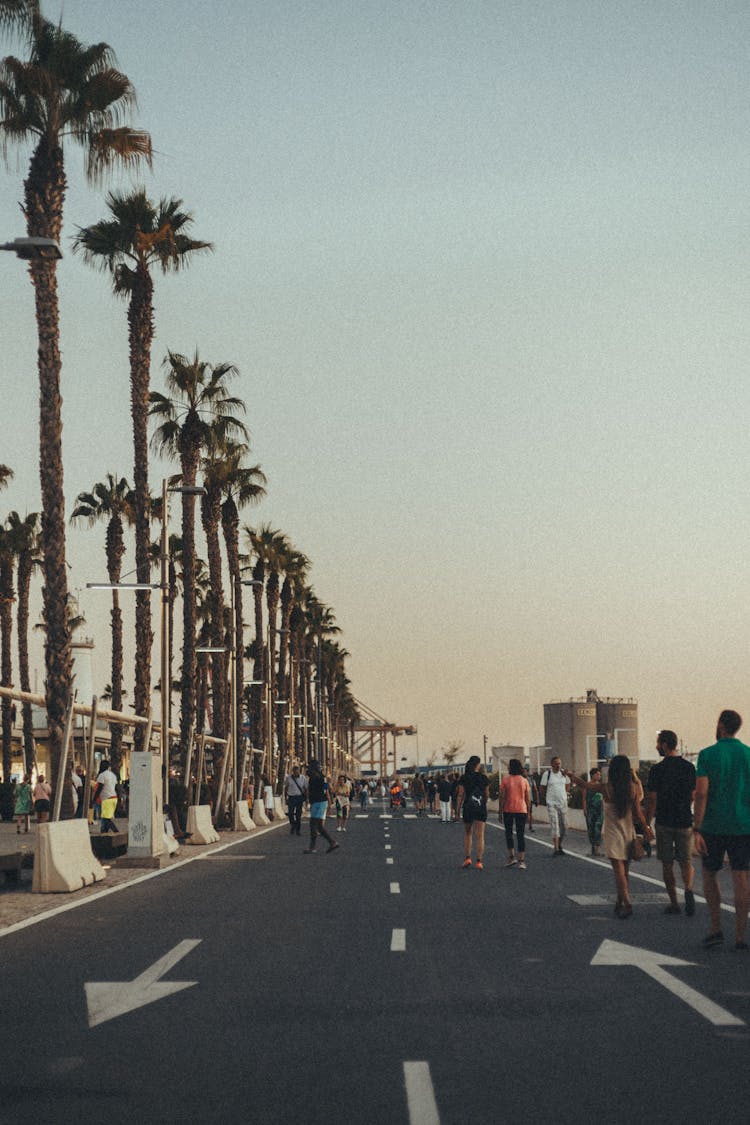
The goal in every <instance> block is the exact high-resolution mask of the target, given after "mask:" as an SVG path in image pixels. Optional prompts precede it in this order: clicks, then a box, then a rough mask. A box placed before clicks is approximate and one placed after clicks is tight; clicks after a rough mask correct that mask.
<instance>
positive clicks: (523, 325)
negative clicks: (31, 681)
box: [0, 0, 750, 760]
mask: <svg viewBox="0 0 750 1125" xmlns="http://www.w3.org/2000/svg"><path fill="white" fill-rule="evenodd" d="M45 10H46V12H47V14H48V15H50V16H54V17H57V16H58V15H60V13H61V12H62V18H63V22H64V25H65V26H66V27H67V28H68V29H69V30H71V31H73V32H74V33H75V34H76V35H78V36H79V37H80V38H82V39H83V40H85V41H87V42H97V41H100V40H105V41H106V42H108V43H110V44H111V45H112V47H113V48H114V50H115V52H116V54H117V59H118V63H119V66H120V68H121V69H122V70H124V71H125V73H126V74H127V75H128V76H129V77H130V79H131V81H132V82H133V84H134V86H135V89H136V92H137V95H138V109H137V112H136V114H135V116H134V123H137V124H139V125H141V126H143V127H144V128H146V129H148V130H149V131H150V132H151V134H152V137H153V143H154V149H155V153H156V156H155V161H154V168H153V172H152V173H151V174H147V175H146V176H145V178H144V179H143V182H144V183H145V185H146V187H147V189H148V191H149V192H150V194H151V195H152V196H153V197H154V198H158V197H159V196H170V195H175V196H178V197H180V198H181V199H183V200H184V203H185V206H186V207H187V208H188V209H189V210H191V211H192V212H193V214H194V216H195V224H194V228H193V233H194V235H195V237H199V238H206V239H210V240H211V241H212V242H214V244H215V252H214V253H213V254H212V255H210V256H208V255H206V256H202V257H200V258H197V259H196V260H195V262H194V264H193V265H192V266H191V268H190V269H189V270H188V271H186V272H185V273H183V274H179V275H177V276H172V277H166V278H162V277H158V278H157V279H156V298H155V305H156V340H155V345H154V349H153V367H152V385H153V387H154V389H157V390H162V389H163V376H162V371H161V366H160V365H161V361H162V359H163V357H164V354H165V352H166V350H167V348H170V349H172V350H176V351H178V352H185V353H191V352H192V351H193V350H194V349H195V348H198V350H199V352H200V355H201V357H202V358H203V359H206V360H208V361H209V362H211V363H218V362H224V361H229V362H232V363H235V364H237V366H238V367H239V369H240V372H241V376H240V378H239V379H238V380H237V381H236V384H235V391H236V393H237V394H239V395H240V396H241V397H242V398H243V399H244V400H245V401H246V403H247V406H248V417H247V422H248V425H249V428H250V430H251V433H252V449H253V458H254V459H255V460H257V461H259V462H260V463H261V464H262V466H263V469H264V470H265V472H266V474H267V476H268V480H269V491H268V499H267V500H266V501H265V502H264V503H263V504H262V506H260V507H259V508H257V509H255V510H251V511H248V512H247V513H246V514H245V517H244V519H245V522H248V523H257V522H260V521H263V522H270V523H271V524H273V525H274V526H276V527H279V528H281V529H282V530H283V531H285V532H286V533H287V535H288V536H289V537H290V538H291V540H292V541H293V542H294V544H295V545H296V546H297V548H298V549H299V550H301V551H303V552H304V553H305V554H307V555H308V556H309V557H310V558H311V559H312V562H313V568H312V572H311V581H312V584H313V585H314V587H315V590H316V593H317V594H318V596H319V597H320V598H321V599H322V600H323V601H324V602H326V603H328V604H330V605H331V606H332V607H333V609H334V612H335V614H336V618H337V621H338V623H339V625H340V626H341V629H342V636H341V643H342V644H343V645H344V646H345V647H346V649H347V650H348V651H349V652H350V653H351V659H350V661H349V665H348V666H349V675H350V677H351V679H352V687H353V690H354V693H355V695H356V696H357V697H358V698H359V699H361V700H362V701H363V702H364V703H366V704H367V706H368V707H371V708H373V709H374V710H375V711H377V712H378V713H379V714H381V715H383V716H385V717H386V718H387V719H389V720H390V721H392V722H396V723H399V724H407V723H413V724H415V725H417V726H418V728H419V738H418V750H419V754H420V756H421V758H422V760H424V759H425V758H426V757H427V756H428V755H429V754H431V753H433V752H435V751H439V749H440V747H444V746H446V745H447V743H448V742H451V741H454V740H456V741H463V742H464V744H465V747H466V753H467V754H468V753H471V752H479V753H481V749H482V736H483V735H485V734H486V735H487V736H488V738H489V741H490V744H493V743H501V742H511V743H519V744H524V745H529V744H535V743H541V742H542V741H543V734H544V729H543V714H542V704H543V703H544V702H547V701H550V700H553V699H562V698H568V697H570V696H578V695H582V694H584V693H585V691H586V689H587V688H596V689H598V691H599V693H600V694H601V695H610V696H633V697H635V698H636V699H637V700H638V703H639V710H640V744H641V753H642V754H647V753H648V752H650V751H651V748H652V745H653V736H654V733H655V732H656V730H657V728H659V727H662V726H667V727H671V728H673V729H675V730H676V731H677V732H678V734H679V735H680V736H681V737H683V739H684V740H685V743H686V744H687V746H688V748H689V749H690V750H697V749H698V748H700V746H702V745H705V744H707V743H708V742H710V741H712V739H713V731H714V727H715V720H716V716H717V714H718V711H719V710H720V709H721V708H722V707H733V708H736V709H738V710H739V711H740V712H744V711H747V710H748V694H749V693H748V679H749V677H750V670H749V668H748V665H749V663H750V662H749V661H748V621H747V617H748V614H747V603H748V592H749V591H748V585H749V583H748V577H747V575H748V562H747V559H746V557H745V556H746V555H747V554H748V539H750V532H749V531H748V521H747V518H746V513H747V508H748V493H749V491H750V490H749V485H750V474H749V473H748V460H749V458H748V451H747V449H746V446H745V444H744V443H745V442H746V441H747V424H746V422H743V421H742V419H743V418H744V417H745V416H746V414H747V411H748V405H749V403H748V399H750V380H748V377H747V369H748V357H749V356H750V319H749V317H748V309H750V255H749V254H748V246H747V242H748V233H749V232H750V190H748V189H749V187H750V143H749V141H748V138H750V82H749V81H748V75H749V74H750V67H749V66H748V48H749V47H750V9H749V8H748V6H747V4H746V3H742V2H739V0H736V2H735V0H726V2H722V3H721V4H706V3H705V2H697V0H695V2H693V0H683V2H681V3H667V4H654V3H652V2H648V0H645V2H641V0H633V2H630V3H614V2H609V0H590V2H587V0H556V2H555V3H550V2H549V0H538V2H537V0H493V2H491V0H464V2H462V3H455V0H450V2H448V0H430V2H429V3H425V2H421V0H419V2H417V0H414V2H411V0H359V2H357V0H347V2H344V0H340V2H334V0H316V2H315V3H311V2H308V3H305V2H303V0H296V2H286V0H275V2H274V3H271V4H269V3H265V2H264V3H260V2H255V0H225V2H221V0H217V2H216V3H215V4H213V5H208V6H207V5H205V4H198V3H195V2H193V0H180V2H179V3H178V2H176V0H162V2H161V3H159V4H151V5H144V4H143V2H142V0H97V3H96V4H92V3H91V2H90V0H88V2H87V0H65V4H64V6H63V7H62V8H61V7H59V6H57V5H56V4H55V3H50V0H47V2H46V4H45ZM11 50H12V51H13V52H14V53H21V48H20V46H19V45H18V44H11V43H10V42H9V41H8V40H7V39H6V40H5V41H4V43H3V47H2V53H3V54H8V53H9V52H10V51H11ZM28 157H29V150H28V149H23V150H19V151H18V152H9V154H8V161H7V163H6V166H5V167H4V168H2V169H0V241H3V240H6V239H9V238H12V237H15V236H16V235H22V234H24V233H25V231H24V223H23V217H22V215H21V212H20V210H19V205H18V201H19V200H20V199H21V198H22V181H23V178H24V175H25V172H26V168H27V164H28ZM66 168H67V172H68V178H69V191H68V197H67V203H66V212H65V215H66V220H65V239H64V246H63V250H64V253H65V257H64V260H63V261H62V262H61V263H60V266H59V270H58V276H59V286H60V294H61V316H62V352H63V396H64V434H63V443H64V460H65V491H66V497H67V503H68V509H69V511H68V514H69V512H70V511H72V507H73V501H74V500H75V497H76V495H77V494H78V492H80V491H81V490H83V489H86V490H89V489H90V488H91V487H92V486H93V485H94V484H95V483H96V482H97V481H99V480H101V479H102V478H103V477H104V476H105V474H106V473H107V472H113V473H116V474H120V475H126V476H127V477H129V478H132V471H133V466H132V450H131V435H130V418H129V390H128V356H127V335H126V320H125V316H126V309H125V305H124V304H122V303H121V302H118V301H116V300H115V299H114V298H113V297H112V295H111V291H110V288H109V282H108V279H107V277H106V276H105V275H103V274H100V273H97V272H95V271H93V270H91V269H90V268H88V267H86V266H85V265H84V264H83V262H82V261H81V260H80V259H79V258H78V257H77V256H73V254H72V252H71V247H70V240H71V238H72V236H73V235H74V233H75V231H76V227H77V226H79V225H87V224H90V223H93V222H95V221H97V220H98V219H100V218H102V217H104V215H105V212H106V207H105V203H104V198H103V190H102V189H101V188H92V187H89V186H86V185H85V184H84V182H83V176H82V162H81V157H80V153H79V152H78V151H76V150H75V149H74V147H73V146H69V147H68V148H67V149H66ZM128 183H129V182H128V181H127V180H124V179H123V180H116V181H113V183H112V184H111V185H110V186H112V187H117V188H126V187H127V186H128ZM0 292H2V304H1V305H0V344H1V345H2V377H3V379H4V385H5V394H4V396H3V403H4V410H3V443H2V450H0V461H2V462H4V463H6V464H8V465H10V466H11V467H13V468H14V469H15V472H16V478H15V480H14V481H13V482H12V484H11V486H10V487H9V488H8V490H7V491H6V492H5V493H4V494H3V496H2V510H3V511H9V510H11V509H17V510H18V511H19V512H21V513H22V514H23V513H25V512H26V511H27V510H34V509H38V507H39V505H40V501H39V480H38V465H37V431H38V409H37V381H36V338H35V328H34V319H33V299H32V290H31V286H30V284H29V282H28V280H27V278H26V276H25V271H24V267H23V265H22V263H20V262H18V261H16V260H15V259H14V258H13V257H12V256H11V255H10V254H3V255H2V256H0ZM169 471H172V469H171V467H170V466H167V465H165V464H163V463H160V462H159V461H158V460H154V462H153V464H152V466H151V480H152V487H154V488H158V487H159V485H160V481H161V478H162V476H163V475H164V474H165V473H166V472H169ZM173 518H174V524H175V530H177V524H178V521H179V511H178V504H177V503H175V512H174V517H173ZM103 542H104V537H103V530H102V531H101V532H99V531H97V532H93V533H92V532H89V531H84V530H72V531H71V532H70V536H69V546H68V558H69V562H70V564H71V569H70V587H71V589H72V590H76V589H78V590H80V591H81V593H80V602H81V608H82V609H83V611H84V612H85V614H86V617H87V619H88V622H89V627H90V631H91V632H92V633H93V634H94V635H95V637H96V639H97V662H98V668H99V669H100V670H99V671H98V673H97V676H98V680H99V681H100V683H98V684H97V686H98V687H103V686H104V684H105V683H106V682H107V681H108V680H109V678H110V672H109V641H108V610H109V605H108V600H107V595H106V594H101V593H94V592H91V591H86V589H85V585H86V582H87V581H91V580H94V579H97V578H102V577H104V573H105V558H104V550H103ZM133 566H134V562H133V561H132V551H131V553H130V555H129V561H128V560H126V564H125V569H128V568H129V567H133ZM131 620H132V618H131ZM34 643H35V645H36V646H37V652H38V645H39V640H38V637H37V639H36V640H35V642H34ZM37 666H38V668H39V679H40V682H41V676H42V663H41V659H40V658H39V656H37ZM154 666H155V667H158V664H157V663H156V662H155V665H154ZM128 675H129V676H131V675H132V656H131V657H130V658H129V660H128ZM402 745H403V748H404V749H403V752H404V753H409V754H410V755H411V756H412V757H413V756H414V755H415V754H416V750H417V742H416V740H415V739H411V740H406V739H404V740H402Z"/></svg>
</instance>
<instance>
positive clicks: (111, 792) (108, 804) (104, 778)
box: [94, 760, 119, 834]
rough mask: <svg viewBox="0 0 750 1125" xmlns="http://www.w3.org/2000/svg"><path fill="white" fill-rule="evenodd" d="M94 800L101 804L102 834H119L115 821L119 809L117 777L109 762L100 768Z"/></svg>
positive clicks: (105, 762) (103, 763)
mask: <svg viewBox="0 0 750 1125" xmlns="http://www.w3.org/2000/svg"><path fill="white" fill-rule="evenodd" d="M94 799H95V800H96V799H98V800H99V801H100V802H101V808H102V816H101V828H100V829H99V831H100V833H105V834H106V833H107V832H118V831H119V829H118V827H117V823H116V821H115V809H116V808H117V777H116V776H115V774H114V771H113V770H112V769H111V767H110V764H109V762H108V761H106V760H105V761H103V762H102V764H101V766H100V768H99V776H98V777H97V779H96V788H95V790H94Z"/></svg>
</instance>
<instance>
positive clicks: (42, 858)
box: [31, 820, 105, 894]
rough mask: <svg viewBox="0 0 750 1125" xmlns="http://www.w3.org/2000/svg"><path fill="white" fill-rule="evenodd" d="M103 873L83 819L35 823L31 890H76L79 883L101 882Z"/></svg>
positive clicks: (82, 885)
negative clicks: (37, 825) (35, 832)
mask: <svg viewBox="0 0 750 1125" xmlns="http://www.w3.org/2000/svg"><path fill="white" fill-rule="evenodd" d="M104 876H105V871H104V868H103V867H102V865H101V863H100V862H99V860H98V859H96V857H95V856H94V853H93V852H92V850H91V839H90V837H89V826H88V824H87V823H86V821H85V820H56V821H54V822H52V823H48V824H40V825H39V829H38V833H37V841H36V851H35V853H34V875H33V878H32V882H31V889H32V891H36V892H37V893H39V894H49V893H50V892H52V893H55V892H70V891H79V890H80V889H81V887H88V886H90V885H91V883H99V882H101V880H102V879H103V878H104Z"/></svg>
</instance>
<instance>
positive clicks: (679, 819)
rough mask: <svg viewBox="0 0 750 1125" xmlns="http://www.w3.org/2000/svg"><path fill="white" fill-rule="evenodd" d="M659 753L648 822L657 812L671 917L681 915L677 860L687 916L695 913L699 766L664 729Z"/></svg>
mask: <svg viewBox="0 0 750 1125" xmlns="http://www.w3.org/2000/svg"><path fill="white" fill-rule="evenodd" d="M656 750H657V753H658V754H659V756H660V758H662V761H661V762H657V764H656V765H655V766H652V767H651V772H650V773H649V775H648V782H647V784H646V820H647V822H648V823H649V824H650V823H651V821H652V819H653V816H654V813H656V855H657V857H658V858H659V859H660V860H661V863H662V871H663V873H664V886H665V887H666V888H667V894H668V895H669V906H668V907H667V908H666V913H667V914H679V913H680V907H679V905H678V902H677V885H676V882H675V875H674V861H675V859H676V860H677V862H678V863H679V865H680V871H681V872H682V881H683V883H684V886H685V913H686V914H687V915H688V916H689V917H692V915H693V914H695V895H694V893H693V878H694V876H695V872H694V869H693V861H692V850H693V813H692V802H693V794H694V792H695V766H693V765H692V764H691V763H690V762H688V761H686V760H685V758H682V757H680V755H679V754H678V753H677V735H676V734H675V733H674V731H673V730H662V731H659V733H658V734H657V736H656Z"/></svg>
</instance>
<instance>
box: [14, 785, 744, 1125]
mask: <svg viewBox="0 0 750 1125" xmlns="http://www.w3.org/2000/svg"><path fill="white" fill-rule="evenodd" d="M382 811H383V810H381V809H380V808H379V807H377V806H376V807H375V808H374V809H371V810H370V814H369V816H368V818H367V819H366V820H365V819H359V818H358V819H355V820H353V821H352V823H351V826H350V830H349V832H348V833H347V834H346V835H343V834H341V835H336V834H335V833H334V839H336V840H337V841H338V842H340V843H341V847H340V849H339V850H338V851H337V852H335V853H333V854H330V855H328V854H325V852H324V850H323V849H322V848H321V852H320V854H315V855H310V856H308V855H304V854H302V848H303V846H304V845H305V843H306V841H305V839H304V838H303V839H301V840H300V839H298V838H296V837H290V836H289V835H288V833H287V832H286V830H285V828H283V827H282V828H281V829H279V830H276V831H273V832H269V833H266V834H265V835H263V836H255V837H251V838H247V839H243V840H242V841H241V842H239V843H238V844H237V845H236V846H234V847H232V848H230V849H228V850H225V851H223V852H220V853H213V854H206V855H205V856H204V857H202V858H201V859H200V860H198V861H196V862H194V863H192V864H189V865H187V866H184V867H181V868H178V869H176V870H173V871H170V872H169V873H168V874H166V875H164V876H163V877H159V878H156V879H152V880H149V881H147V882H143V883H139V884H136V885H132V886H130V887H129V888H128V889H126V890H123V891H121V892H120V893H118V894H114V895H111V896H109V897H104V898H97V897H95V896H92V897H91V898H90V899H89V900H88V901H87V902H85V903H84V904H83V905H82V906H81V907H80V908H79V909H75V910H71V911H68V912H66V913H62V914H60V915H58V916H56V917H54V918H51V919H48V920H46V921H42V922H40V923H38V924H36V925H33V926H31V927H29V928H27V929H24V930H21V931H19V932H17V933H11V934H8V935H6V936H4V937H1V938H0V965H1V966H2V968H1V969H0V982H1V987H2V996H3V1010H2V1020H1V1021H0V1042H1V1044H2V1048H3V1050H2V1059H3V1075H2V1079H1V1080H0V1122H2V1123H3V1125H5V1123H6V1122H8V1123H10V1122H16V1121H18V1120H21V1119H26V1118H30V1117H36V1118H39V1117H40V1116H41V1115H45V1116H46V1117H47V1118H48V1119H51V1120H53V1121H55V1122H64V1123H66V1122H77V1121H82V1120H87V1121H97V1122H102V1123H106V1125H117V1123H119V1122H123V1123H124V1122H128V1123H131V1122H133V1121H137V1122H141V1123H143V1125H150V1123H151V1122H156V1121H159V1122H161V1121H166V1120H170V1121H185V1122H196V1123H200V1125H209V1123H213V1122H261V1121H263V1122H265V1121H268V1120H273V1119H277V1120H284V1121H287V1120H288V1121H297V1122H301V1123H311V1125H317V1123H323V1122H333V1121H338V1120H343V1121H345V1122H346V1123H347V1125H352V1123H360V1122H361V1123H380V1122H383V1123H387V1125H401V1123H410V1125H438V1122H440V1123H442V1125H459V1123H462V1122H465V1121H467V1120H490V1121H515V1120H518V1121H531V1122H535V1123H547V1122H549V1123H553V1122H554V1123H557V1125H565V1123H573V1122H576V1123H579V1122H590V1121H591V1122H593V1121H597V1122H614V1123H619V1122H623V1123H625V1122H628V1123H630V1122H632V1120H633V1119H634V1117H637V1116H639V1115H640V1114H642V1115H643V1116H645V1115H648V1117H649V1118H650V1119H651V1120H654V1121H659V1122H663V1123H667V1125H670V1123H672V1122H675V1123H676V1122H684V1121H685V1120H704V1121H710V1122H727V1123H729V1125H734V1123H737V1125H739V1123H740V1122H741V1123H742V1125H746V1123H747V1121H748V1119H750V1063H749V1062H748V1060H749V1059H750V1033H749V1031H748V1025H750V958H748V956H747V955H742V954H736V953H734V952H730V948H729V947H730V946H731V942H729V943H728V947H727V948H726V949H720V950H715V951H712V952H711V953H705V952H703V951H701V950H700V948H699V944H700V939H701V937H702V936H703V934H704V933H705V932H706V929H707V922H706V914H705V906H704V905H703V904H699V907H698V913H697V915H696V917H695V918H692V919H689V918H686V917H685V916H684V915H682V916H679V917H669V916H665V915H664V913H663V906H664V902H663V900H662V897H661V894H660V890H659V887H658V886H657V885H655V884H653V883H649V882H643V883H642V884H639V883H638V882H637V881H635V882H634V888H635V889H636V891H637V892H639V894H640V895H641V896H642V897H641V898H640V900H639V898H637V899H636V910H635V914H634V916H633V917H632V918H630V919H627V920H625V921H622V920H619V919H617V918H615V917H614V915H613V913H612V901H613V898H612V876H611V873H610V871H609V868H608V866H607V865H606V864H603V863H601V864H600V863H592V862H590V861H588V860H586V859H585V858H583V857H577V856H575V855H567V856H564V857H561V858H553V857H552V856H551V854H550V851H549V849H548V848H547V847H546V846H545V842H546V836H543V835H542V834H541V832H540V834H539V836H538V838H533V837H532V838H530V841H529V848H528V860H529V867H528V870H527V871H525V872H522V871H518V870H517V869H510V870H504V869H502V863H503V861H504V840H503V837H502V834H501V833H500V832H499V831H498V830H497V829H496V828H493V827H491V826H490V827H488V830H487V834H488V851H487V856H486V866H485V870H484V871H483V872H479V871H477V870H475V869H474V868H472V869H471V870H461V869H460V866H459V865H460V861H461V858H462V847H461V839H460V837H461V829H460V827H459V826H452V825H442V824H440V822H439V821H438V820H436V819H424V820H416V819H413V818H411V817H409V818H405V817H404V816H403V814H400V813H397V814H395V815H394V816H393V818H392V819H387V820H385V819H381V815H380V814H381V812H382ZM331 823H332V822H329V825H330V824H331ZM573 847H574V849H575V848H578V850H580V851H583V844H582V842H580V843H579V844H573ZM389 858H390V859H393V863H392V864H389V863H387V860H388V859H389ZM643 873H644V874H647V875H649V876H651V877H653V876H655V875H657V874H658V871H657V868H656V865H655V862H654V863H652V864H651V865H643ZM394 884H395V885H397V888H398V890H397V892H396V886H393V885H394ZM0 901H1V900H0ZM732 923H733V916H732V915H731V914H729V913H727V915H726V927H725V932H727V934H728V935H731V931H732ZM394 931H404V932H405V933H404V939H405V949H404V950H403V951H401V952H396V951H392V949H391V944H392V939H393V933H394ZM190 941H192V942H197V943H198V944H195V945H192V946H188V945H187V944H186V945H182V944H181V943H187V942H190ZM605 941H609V942H615V943H618V944H617V946H616V949H620V948H621V946H623V945H627V946H629V947H631V948H633V949H635V950H647V951H651V952H652V953H654V954H660V955H668V956H670V957H672V958H677V959H680V960H682V961H687V962H691V964H690V965H667V966H660V967H657V968H656V969H655V970H654V973H655V975H656V978H658V977H659V974H660V973H661V974H662V978H661V980H659V979H655V977H654V975H649V974H648V973H647V972H646V971H645V969H644V968H642V967H637V966H636V965H618V964H615V965H610V964H604V965H597V964H594V965H592V963H591V962H592V959H594V958H595V956H596V955H597V952H598V951H600V950H601V948H602V943H604V942H605ZM170 951H176V952H175V954H174V956H175V958H177V957H179V959H176V960H175V963H174V964H173V965H172V966H171V967H168V968H166V969H165V971H164V972H163V973H161V974H159V973H158V971H157V970H154V974H152V979H151V980H148V979H144V978H143V974H145V973H147V971H148V970H149V967H151V966H154V965H155V963H156V962H157V961H159V959H161V958H163V957H165V956H166V955H168V954H169V953H170ZM610 954H611V947H610ZM634 956H636V957H645V954H636V955H634ZM648 964H649V965H650V964H651V962H648ZM139 977H141V978H142V979H141V981H140V984H139V985H136V986H134V990H135V991H138V992H139V995H140V996H141V998H142V997H143V996H149V997H150V996H154V995H155V994H156V993H155V990H156V991H158V990H159V989H160V988H161V989H162V991H164V989H163V986H164V985H166V984H167V983H168V982H195V983H194V984H192V985H191V986H190V987H187V988H183V989H182V990H180V991H176V992H174V993H173V994H171V995H164V996H161V998H158V999H154V1000H153V1001H152V1002H150V1003H147V1004H145V1005H144V1006H141V1007H138V1008H135V1009H134V1010H131V1011H128V1012H126V1013H125V1014H121V1015H116V1016H114V1018H112V1019H109V1020H105V1021H104V1022H101V1023H99V1024H97V1025H95V1026H89V1012H88V1009H87V1000H86V991H85V985H86V983H91V982H128V981H130V982H133V981H136V980H137V978H139ZM664 980H667V982H675V981H676V982H677V987H678V988H680V987H682V988H683V989H684V990H685V991H684V995H676V994H675V993H674V991H670V990H669V988H668V987H666V986H665V984H664ZM149 989H150V990H151V991H149ZM90 991H92V994H93V990H90ZM132 991H133V990H131V992H132ZM118 996H120V998H121V995H120V994H116V993H115V990H112V996H111V999H112V1001H113V1002H114V1000H115V999H117V997H118ZM128 996H129V997H130V996H131V993H128ZM696 997H697V998H698V999H697V1000H696ZM701 998H703V1000H704V1001H707V1002H708V1003H710V1002H713V1004H714V1005H715V1006H716V1008H718V1009H719V1010H720V1012H724V1013H725V1014H726V1017H727V1020H728V1021H730V1020H734V1021H736V1022H735V1023H734V1024H732V1023H730V1022H727V1023H723V1024H722V1023H718V1024H717V1023H716V1022H711V1020H710V1019H709V1018H708V1015H707V1014H706V1013H709V1014H711V1015H713V1018H714V1020H715V1019H716V1008H714V1009H712V1008H709V1007H707V1006H706V1005H704V1010H699V1009H700V999H701ZM105 1001H106V997H105ZM696 1004H697V1005H698V1006H697V1007H696V1006H695V1005H696ZM719 1018H720V1019H721V1016H719ZM740 1021H741V1022H740ZM417 1063H421V1064H423V1065H422V1066H421V1067H415V1066H414V1065H408V1064H417ZM405 1064H406V1065H405ZM409 1095H410V1096H409ZM433 1099H434V1100H433Z"/></svg>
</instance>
